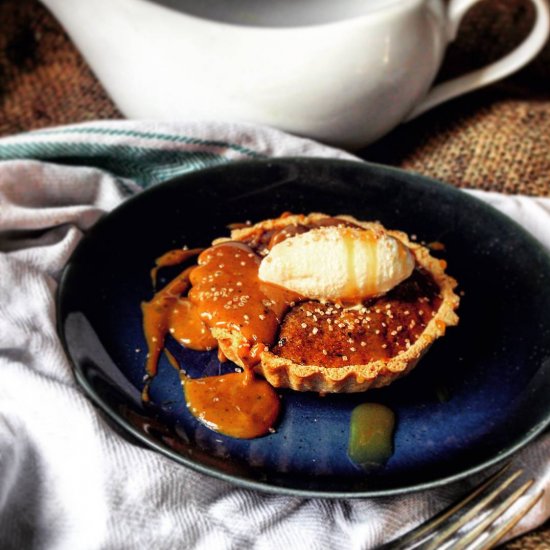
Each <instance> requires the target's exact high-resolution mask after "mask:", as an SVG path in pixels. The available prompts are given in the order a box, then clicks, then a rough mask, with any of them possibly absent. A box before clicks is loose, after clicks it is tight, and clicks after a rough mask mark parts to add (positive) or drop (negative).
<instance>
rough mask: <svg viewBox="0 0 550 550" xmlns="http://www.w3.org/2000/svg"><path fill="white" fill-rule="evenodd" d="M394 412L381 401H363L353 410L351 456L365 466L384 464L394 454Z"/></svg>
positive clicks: (376, 466) (349, 445) (350, 438)
mask: <svg viewBox="0 0 550 550" xmlns="http://www.w3.org/2000/svg"><path fill="white" fill-rule="evenodd" d="M394 428H395V414H394V412H393V411H392V410H391V409H390V408H389V407H386V406H385V405H381V404H379V403H362V404H361V405H358V406H357V407H355V408H354V409H353V411H352V413H351V421H350V432H349V433H350V435H349V442H348V456H349V458H350V460H351V461H352V462H354V463H355V464H357V465H358V466H360V467H361V468H363V469H366V470H371V469H376V468H379V467H381V466H383V465H384V464H385V463H386V462H387V461H388V459H389V458H390V457H391V455H392V454H393V432H394Z"/></svg>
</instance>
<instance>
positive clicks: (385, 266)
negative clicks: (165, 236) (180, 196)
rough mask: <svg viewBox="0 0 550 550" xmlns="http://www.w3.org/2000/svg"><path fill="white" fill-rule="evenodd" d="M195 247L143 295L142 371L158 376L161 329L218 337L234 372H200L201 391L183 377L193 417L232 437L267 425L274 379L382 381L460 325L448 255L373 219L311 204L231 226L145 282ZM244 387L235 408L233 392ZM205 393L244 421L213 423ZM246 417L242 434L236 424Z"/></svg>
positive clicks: (300, 383) (172, 255) (362, 386)
mask: <svg viewBox="0 0 550 550" xmlns="http://www.w3.org/2000/svg"><path fill="white" fill-rule="evenodd" d="M193 256H198V258H197V261H196V265H192V266H190V267H187V268H186V269H185V270H183V271H182V273H181V274H180V275H179V276H178V277H176V278H175V279H174V280H173V281H171V282H170V283H168V285H166V286H165V287H164V288H163V289H161V290H160V291H159V292H157V293H156V294H155V296H154V297H153V299H152V300H151V301H150V302H145V303H143V304H142V310H143V315H144V330H145V335H146V339H147V342H148V347H149V354H148V360H147V365H146V371H147V374H148V376H149V378H150V379H152V377H154V375H155V374H156V370H157V362H158V358H159V356H160V354H161V353H162V352H163V350H164V343H165V338H166V335H167V334H171V335H172V337H174V338H175V339H176V340H178V341H179V342H180V343H182V344H183V345H185V346H187V347H190V348H192V349H196V350H207V349H213V348H215V347H216V346H217V347H218V356H219V357H220V359H221V360H222V361H224V360H226V359H229V360H231V361H233V362H234V363H236V364H237V365H239V366H240V367H242V369H243V372H242V373H233V374H229V375H224V376H221V377H211V378H218V380H216V381H215V382H214V381H213V380H212V381H211V382H209V381H208V380H209V379H200V380H206V381H207V382H206V383H205V384H206V385H208V386H209V389H208V390H204V391H203V390H202V389H200V388H199V384H198V382H199V380H191V379H187V378H186V377H185V375H182V381H183V385H184V389H185V387H186V386H187V387H188V389H189V391H187V390H186V399H187V404H188V407H189V408H190V410H191V411H192V412H193V414H195V415H196V416H197V417H198V418H199V419H201V420H202V421H203V422H204V423H206V424H207V425H209V426H210V427H212V428H213V429H217V430H218V431H220V432H222V433H227V434H228V435H234V436H235V437H256V436H257V435H261V434H262V433H266V432H267V431H268V430H269V429H271V425H272V424H273V423H274V422H275V419H276V414H274V413H273V410H274V408H275V409H276V408H277V398H276V396H275V394H274V392H273V388H274V387H275V388H291V389H293V390H298V391H316V392H322V393H325V392H360V391H364V390H367V389H369V388H376V387H380V386H385V385H387V384H389V383H391V382H392V381H393V380H395V379H397V378H399V377H401V376H402V375H404V374H406V373H407V372H408V371H410V370H411V369H412V368H413V367H414V366H415V365H416V364H417V362H418V361H419V359H420V358H421V357H422V356H423V355H424V354H425V353H426V351H427V350H428V349H429V347H430V346H431V344H432V343H433V342H434V341H435V340H436V339H437V338H439V337H440V336H442V335H443V334H444V333H445V329H446V327H447V326H452V325H456V324H457V322H458V317H457V315H456V313H455V309H456V308H457V307H458V303H459V298H458V296H457V295H456V294H455V293H454V288H455V286H456V281H455V280H454V279H453V278H452V277H450V276H448V275H446V274H445V268H446V264H445V262H444V261H443V260H439V259H436V258H434V257H432V256H431V255H430V251H429V250H428V248H426V247H424V246H421V245H420V244H417V243H415V242H413V241H411V240H410V239H409V237H408V236H407V235H406V234H405V233H403V232H400V231H393V230H387V229H385V228H384V227H383V226H382V225H381V224H380V223H378V222H364V221H359V220H356V219H355V218H352V217H350V216H346V215H341V216H336V217H331V216H327V215H325V214H320V213H313V214H309V215H303V214H298V215H292V214H283V215H282V216H280V217H279V218H276V219H270V220H264V221H262V222H259V223H256V224H255V225H252V224H244V225H240V226H233V227H232V229H231V234H230V237H221V238H219V239H216V240H215V241H214V242H213V244H212V246H211V247H209V248H207V249H205V250H191V251H188V250H175V251H171V252H168V253H166V254H164V255H163V256H162V257H161V258H159V259H158V260H157V262H156V267H155V268H154V269H153V272H152V276H153V283H155V278H156V274H157V270H158V269H160V268H162V267H163V266H165V265H176V264H178V263H183V262H186V261H188V260H189V258H190V257H193ZM182 368H183V369H184V368H185V366H184V365H183V366H182ZM254 374H260V375H262V376H263V378H265V380H261V379H257V378H255V377H254ZM222 378H223V380H222ZM266 381H267V382H266ZM252 386H253V387H254V390H253V391H252V390H251V389H250V388H252ZM147 388H148V385H146V389H145V391H144V398H145V399H146V398H147ZM199 390H200V391H199ZM201 391H202V392H203V393H202V394H201V395H198V396H197V392H198V393H199V394H200V393H201ZM204 392H207V395H206V394H205V393H204ZM247 392H248V393H250V396H249V398H248V400H247V403H248V405H247V407H248V409H247V410H246V411H244V410H243V407H242V403H241V402H240V401H239V399H240V398H239V395H240V394H243V393H247ZM205 395H206V397H205ZM257 395H258V396H261V397H255V396H257ZM209 401H212V402H215V403H219V402H220V401H221V402H224V403H226V404H228V407H226V408H225V409H224V411H225V412H226V413H227V410H230V409H231V410H232V409H234V410H235V411H237V412H238V415H241V416H242V414H244V415H245V416H246V419H245V420H242V418H241V417H239V418H241V420H242V421H241V420H235V418H233V419H228V420H227V422H226V424H227V426H226V427H224V426H220V424H219V422H218V420H213V419H212V418H213V415H212V413H211V411H210V412H209V410H207V409H208V407H205V406H204V403H205V402H209ZM241 401H242V400H241ZM260 402H261V403H260ZM198 403H201V406H200V407H199V405H197V404H198ZM260 405H262V406H263V408H262V406H260ZM199 409H200V410H199ZM235 414H237V413H235ZM209 415H210V416H209ZM225 416H227V415H225ZM216 418H219V415H218V416H217V417H216ZM228 418H229V417H228ZM257 421H258V422H259V424H258V422H257ZM243 423H244V424H245V425H246V428H245V429H244V431H243V430H241V429H239V430H235V429H234V425H236V424H239V425H241V427H242V425H243ZM243 433H244V435H243ZM246 434H248V435H246Z"/></svg>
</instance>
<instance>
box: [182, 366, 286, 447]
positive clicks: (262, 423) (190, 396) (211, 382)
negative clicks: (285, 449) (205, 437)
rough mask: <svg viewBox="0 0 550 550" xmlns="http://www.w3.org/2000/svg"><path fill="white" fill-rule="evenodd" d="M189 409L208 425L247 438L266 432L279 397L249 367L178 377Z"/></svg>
mask: <svg viewBox="0 0 550 550" xmlns="http://www.w3.org/2000/svg"><path fill="white" fill-rule="evenodd" d="M182 382H183V387H184V392H185V399H186V402H187V406H188V407H189V410H190V411H191V413H192V414H193V415H194V416H195V417H196V418H198V419H199V420H200V421H201V422H203V423H204V424H206V425H207V426H208V427H209V428H210V429H212V430H214V431H216V432H220V433H222V434H225V435H229V436H231V437H239V438H243V439H251V438H253V437H259V436H261V435H264V434H265V433H267V432H269V431H270V429H271V428H272V426H273V425H274V424H275V422H276V420H277V417H278V415H279V409H280V403H279V398H278V396H277V394H276V393H275V391H274V390H273V387H272V386H270V385H269V384H268V383H267V382H266V381H265V380H258V379H256V378H254V375H253V374H252V372H251V371H244V372H240V373H237V372H234V373H230V374H224V375H222V376H208V377H206V378H194V379H190V378H186V377H182Z"/></svg>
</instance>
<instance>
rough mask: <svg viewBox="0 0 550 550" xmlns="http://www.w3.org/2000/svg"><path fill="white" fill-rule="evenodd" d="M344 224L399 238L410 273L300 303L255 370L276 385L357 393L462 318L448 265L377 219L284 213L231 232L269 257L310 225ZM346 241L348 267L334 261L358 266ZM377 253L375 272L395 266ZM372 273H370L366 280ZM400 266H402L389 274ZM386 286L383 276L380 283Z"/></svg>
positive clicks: (405, 366)
mask: <svg viewBox="0 0 550 550" xmlns="http://www.w3.org/2000/svg"><path fill="white" fill-rule="evenodd" d="M333 224H334V225H333ZM340 224H342V225H344V226H345V227H346V228H355V227H359V228H361V229H362V230H367V231H369V232H372V235H373V236H371V238H373V239H376V240H377V242H380V241H382V237H384V238H385V237H388V236H389V237H390V238H392V239H395V241H397V242H398V243H399V244H401V245H403V246H404V247H405V248H406V249H407V250H408V251H409V252H410V257H412V258H413V268H412V270H411V273H410V275H409V276H408V277H406V278H404V280H402V281H400V282H398V284H396V285H395V286H393V287H392V288H391V289H390V290H389V291H386V292H379V293H378V292H376V288H374V289H371V292H370V295H369V293H368V292H367V295H366V296H364V297H361V296H358V297H356V299H355V300H354V299H353V296H351V297H350V296H348V297H347V300H346V299H343V300H334V299H323V298H322V297H320V298H317V299H302V300H300V301H296V303H295V304H294V305H293V307H291V308H289V310H288V311H287V312H286V313H285V315H284V317H283V318H282V319H281V324H280V328H279V331H278V334H277V338H276V341H275V342H274V343H273V344H272V345H270V346H269V347H268V349H265V350H264V351H263V352H262V354H261V360H260V362H259V363H257V364H256V365H255V367H254V368H255V370H256V372H259V373H261V374H262V375H263V376H264V377H265V379H266V380H267V381H268V382H269V383H270V384H272V385H273V386H275V387H287V388H291V389H294V390H298V391H318V392H360V391H364V390H367V389H369V388H377V387H381V386H385V385H387V384H389V383H391V382H392V381H393V380H395V379H397V378H399V377H400V376H402V375H404V374H406V373H407V372H409V371H410V370H411V369H412V368H413V367H414V366H415V365H416V364H417V363H418V361H419V360H420V358H421V357H422V356H423V355H424V354H425V353H426V351H427V350H428V349H429V347H430V346H431V344H432V343H433V342H434V341H435V340H436V339H437V338H439V337H440V336H443V335H444V333H445V329H446V327H447V326H453V325H456V324H457V322H458V317H457V315H456V313H455V309H456V308H457V307H458V303H459V298H458V296H457V295H456V294H455V293H454V288H455V287H456V281H455V280H454V279H453V278H452V277H450V276H449V275H447V274H445V267H446V264H445V262H444V261H443V260H439V259H436V258H434V257H432V256H431V255H430V252H429V249H427V248H426V247H423V246H421V245H419V244H417V243H415V242H413V241H411V240H410V239H409V238H408V236H407V235H406V234H405V233H403V232H400V231H391V230H386V229H385V228H383V226H381V225H380V224H378V223H375V222H362V221H358V220H356V219H354V218H352V217H350V216H338V217H336V218H331V217H328V216H326V215H324V214H311V215H309V216H300V215H297V216H288V217H282V218H279V219H276V220H268V221H266V222H260V223H259V224H256V225H254V226H251V227H249V228H243V229H238V230H234V231H232V234H231V239H233V240H235V241H240V242H246V243H249V244H250V246H251V247H253V248H254V249H256V250H258V252H259V253H260V254H261V255H263V256H265V259H264V260H263V261H264V262H265V261H266V260H267V259H268V258H269V255H270V249H271V250H273V249H274V247H275V245H277V244H278V243H279V242H281V239H283V238H285V236H286V238H290V237H291V236H293V235H296V234H302V232H305V231H308V230H309V231H311V232H312V233H313V231H315V230H316V228H317V227H319V226H321V227H323V226H325V227H326V226H330V227H332V228H335V227H337V226H338V225H340ZM382 242H383V241H382ZM347 246H349V245H348V243H345V244H344V246H343V248H344V254H343V256H344V265H342V258H340V265H339V266H337V269H339V270H340V271H344V272H346V271H347V272H349V271H353V270H352V269H351V266H350V264H349V262H350V258H349V256H351V255H355V258H352V260H351V261H357V256H358V255H357V253H356V251H355V254H353V252H354V251H350V250H349V249H348V250H345V249H346V247H347ZM346 252H347V254H346ZM400 252H402V249H398V253H397V256H398V259H399V253H400ZM374 254H376V255H378V260H379V261H378V270H377V269H376V266H374V265H372V264H373V263H376V261H375V260H374V261H372V262H371V265H370V266H368V267H370V268H371V269H372V271H375V272H376V271H378V272H380V271H385V272H386V273H387V272H388V271H392V270H391V268H390V267H388V266H382V265H380V264H381V263H382V262H381V261H380V256H381V255H382V254H381V250H380V247H379V248H378V250H376V249H375V252H374ZM324 259H325V260H326V261H325V262H323V257H319V256H317V257H316V262H317V264H318V265H317V268H318V270H320V271H322V270H323V269H329V268H330V265H328V266H327V265H323V264H324V263H327V262H328V263H329V264H330V263H331V262H332V258H330V257H328V258H327V257H326V256H325V258H324ZM366 260H368V257H367V258H366ZM401 263H406V262H401ZM260 269H261V268H260ZM354 271H355V272H357V269H355V270H354ZM372 271H370V272H369V273H367V279H368V278H369V274H370V275H372ZM396 271H399V266H397V268H394V269H393V271H392V273H395V272H396ZM302 275H303V273H302ZM348 275H349V273H348ZM372 278H374V276H373V277H371V279H372ZM386 280H387V277H386ZM379 283H380V281H379ZM383 284H384V281H382V285H380V284H379V286H383ZM367 286H368V285H367ZM371 286H372V283H371ZM228 354H230V355H231V354H234V352H232V351H228Z"/></svg>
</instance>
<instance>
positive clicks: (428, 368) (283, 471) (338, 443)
mask: <svg viewBox="0 0 550 550" xmlns="http://www.w3.org/2000/svg"><path fill="white" fill-rule="evenodd" d="M286 210H290V211H293V212H312V211H320V212H326V213H329V214H341V213H345V214H351V215H353V216H356V217H357V218H359V219H363V220H370V219H377V220H380V221H381V222H382V223H383V224H384V225H386V226H387V227H389V228H395V229H401V230H403V231H406V232H407V233H409V234H410V235H416V236H417V238H418V240H420V241H425V242H431V241H441V242H443V243H444V244H445V246H446V251H445V252H444V253H443V255H444V257H445V259H446V260H447V261H448V264H449V268H448V271H449V273H450V274H451V275H453V276H454V277H456V279H457V280H458V281H459V283H460V286H459V290H461V291H463V292H464V296H463V298H462V303H461V306H460V309H459V315H460V324H459V326H458V327H456V328H452V329H449V330H448V334H447V335H446V336H445V338H443V339H440V340H438V341H437V342H436V343H435V345H434V346H433V347H432V349H431V350H430V351H429V353H428V354H427V356H426V357H425V358H424V359H423V360H422V362H421V363H420V364H419V365H418V367H417V368H416V369H415V370H414V371H413V372H412V373H411V374H409V375H408V376H406V377H405V378H403V379H401V380H399V381H398V382H395V383H394V384H392V385H391V386H389V387H388V388H384V389H380V390H372V391H369V392H367V393H365V394H355V395H333V396H331V395H329V396H326V397H319V396H318V395H316V394H308V393H296V392H292V391H281V392H280V393H281V395H282V404H283V414H282V417H281V420H280V423H279V424H278V426H277V431H276V433H274V434H271V435H268V436H266V437H262V438H258V439H255V440H238V439H232V438H230V437H226V436H223V435H220V434H217V433H215V432H212V431H210V430H209V429H207V428H206V427H204V426H203V425H201V424H200V423H198V422H197V421H196V420H195V419H194V418H193V417H192V416H191V415H190V414H189V412H188V410H187V409H186V407H185V404H184V400H183V396H182V390H181V386H180V383H179V380H178V376H177V372H176V371H175V370H174V369H173V368H172V367H171V366H169V364H168V363H167V362H166V361H165V360H164V359H163V360H162V362H161V366H160V372H159V375H158V377H157V378H156V379H155V381H154V383H153V386H152V398H153V405H152V406H150V407H143V405H142V403H141V400H140V391H141V389H142V386H143V375H144V363H145V355H146V345H145V341H144V337H143V333H142V319H141V310H140V303H141V302H142V301H143V300H148V299H150V297H151V295H152V289H151V282H150V278H149V270H150V269H151V267H152V266H153V264H154V260H155V258H157V257H158V256H160V255H161V254H162V253H164V252H166V251H167V250H169V249H171V248H175V247H181V246H183V245H188V246H189V247H198V246H208V245H209V243H210V242H211V240H212V239H213V238H214V237H218V236H221V235H226V234H227V228H226V226H227V224H229V223H231V222H236V221H245V220H251V221H253V222H256V221H259V220H261V219H264V218H269V217H275V216H278V215H279V214H280V213H281V212H283V211H286ZM169 275H170V274H169V273H165V276H169ZM58 308H59V311H58V314H59V316H58V319H59V332H60V334H61V337H62V339H63V342H64V345H65V347H66V350H67V353H68V355H69V357H70V358H71V360H72V362H73V364H74V369H75V374H76V378H77V380H78V382H79V383H80V384H81V386H82V388H83V389H84V391H85V392H86V393H87V394H88V395H89V396H90V397H91V398H92V399H93V401H94V402H95V403H96V404H98V405H99V407H100V408H101V409H103V411H105V412H106V413H107V414H108V416H109V417H110V418H111V419H113V420H114V421H115V424H117V425H118V427H122V428H123V430H122V431H123V432H125V433H126V434H131V435H132V436H133V437H134V438H137V440H139V441H140V442H142V443H144V444H146V445H147V446H150V447H152V448H154V449H156V450H158V451H160V452H162V453H164V454H166V455H167V456H169V457H171V458H172V459H174V460H176V461H177V462H180V463H181V464H183V465H186V466H190V467H191V468H194V469H196V470H199V471H201V472H204V473H208V474H211V475H214V476H217V477H221V478H223V479H228V480H231V481H234V482H236V483H239V484H241V485H244V486H247V487H253V488H259V489H264V490H269V491H275V492H280V493H292V494H299V495H307V496H333V497H343V496H346V497H350V496H373V495H381V494H386V495H387V494H395V493H400V492H405V491H411V490H416V489H422V488H428V487H432V486H435V485H439V484H443V483H446V482H449V481H451V480H456V479H459V478H461V477H464V476H466V475H469V474H471V473H473V472H476V471H479V470H481V469H483V468H486V467H488V466H490V465H492V464H495V463H496V462H498V461H500V460H501V459H503V458H505V457H507V456H509V455H510V454H511V453H513V452H514V451H516V450H518V449H519V448H520V447H522V446H523V445H525V444H526V443H527V442H528V441H530V440H532V439H533V438H534V437H535V436H536V435H537V434H538V433H540V432H541V431H542V430H543V429H544V427H545V426H546V425H547V424H548V423H549V421H550V400H549V399H548V395H550V376H549V371H550V324H549V317H548V312H549V311H550V259H549V257H548V255H547V254H546V253H545V251H544V250H543V248H542V247H541V245H540V244H538V243H537V242H536V241H535V240H534V239H533V238H532V237H530V236H529V235H528V234H527V233H526V232H525V231H523V230H522V229H521V228H520V227H519V226H518V225H516V224H515V223H513V222H512V221H510V220H509V219H508V218H506V217H505V216H503V215H502V214H500V213H498V212H497V211H495V210H494V209H492V208H490V207H488V206H486V205H485V204H483V203H481V202H480V201H478V200H475V199H474V198H472V197H470V196H468V195H467V194H465V193H462V192H460V191H458V190H456V189H454V188H452V187H451V186H448V185H444V184H441V183H438V182H436V181H433V180H430V179H427V178H425V177H421V176H419V175H416V174H411V173H407V172H403V171H399V170H395V169H390V168H386V167H382V166H375V165H369V164H366V163H354V162H345V161H336V160H326V159H280V160H271V161H256V162H246V163H235V164H230V165H226V166H221V167H216V168H212V169H208V170H203V171H200V172H195V173H191V174H189V175H186V176H184V177H180V178H177V179H175V180H173V181H170V182H167V183H164V184H162V185H159V186H157V187H154V188H152V189H150V190H148V191H145V192H144V193H142V194H140V195H138V196H136V197H135V198H132V199H131V200H129V201H127V202H126V203H124V204H123V205H122V206H121V207H119V208H117V209H116V210H115V211H113V212H112V213H111V214H109V215H107V216H106V217H105V218H104V219H102V220H101V221H100V222H99V223H98V224H97V225H96V226H95V227H93V229H92V230H91V231H90V232H89V234H88V235H87V236H86V238H85V239H84V240H83V241H82V243H81V244H80V246H79V247H78V249H77V250H76V251H75V253H74V255H73V256H72V258H71V260H70V262H69V264H68V266H67V268H66V270H65V272H64V276H63V279H62V282H61V286H60V291H59V303H58ZM172 350H173V351H174V352H175V353H176V354H177V357H178V359H179V360H180V362H181V363H182V364H184V365H185V366H186V368H187V369H188V370H189V371H190V372H191V374H192V375H194V376H199V375H201V373H204V374H214V373H217V372H220V368H221V367H220V364H219V363H218V361H217V359H216V354H215V353H198V352H193V351H190V350H185V349H182V348H179V347H178V346H172ZM442 396H444V397H443V398H442ZM367 401H370V402H378V403H383V404H385V405H387V406H388V407H390V408H391V409H392V410H393V411H394V412H395V413H396V416H397V428H396V432H395V437H394V453H393V455H392V457H391V458H390V459H389V461H388V462H387V463H386V465H385V467H383V468H379V469H378V470H371V471H365V470H363V469H361V468H360V467H358V466H357V465H355V464H353V463H352V462H351V461H350V460H349V458H348V457H347V452H346V450H347V441H348V436H349V421H350V414H351V411H352V409H353V408H354V407H355V406H356V405H358V404H360V403H363V402H367Z"/></svg>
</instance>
